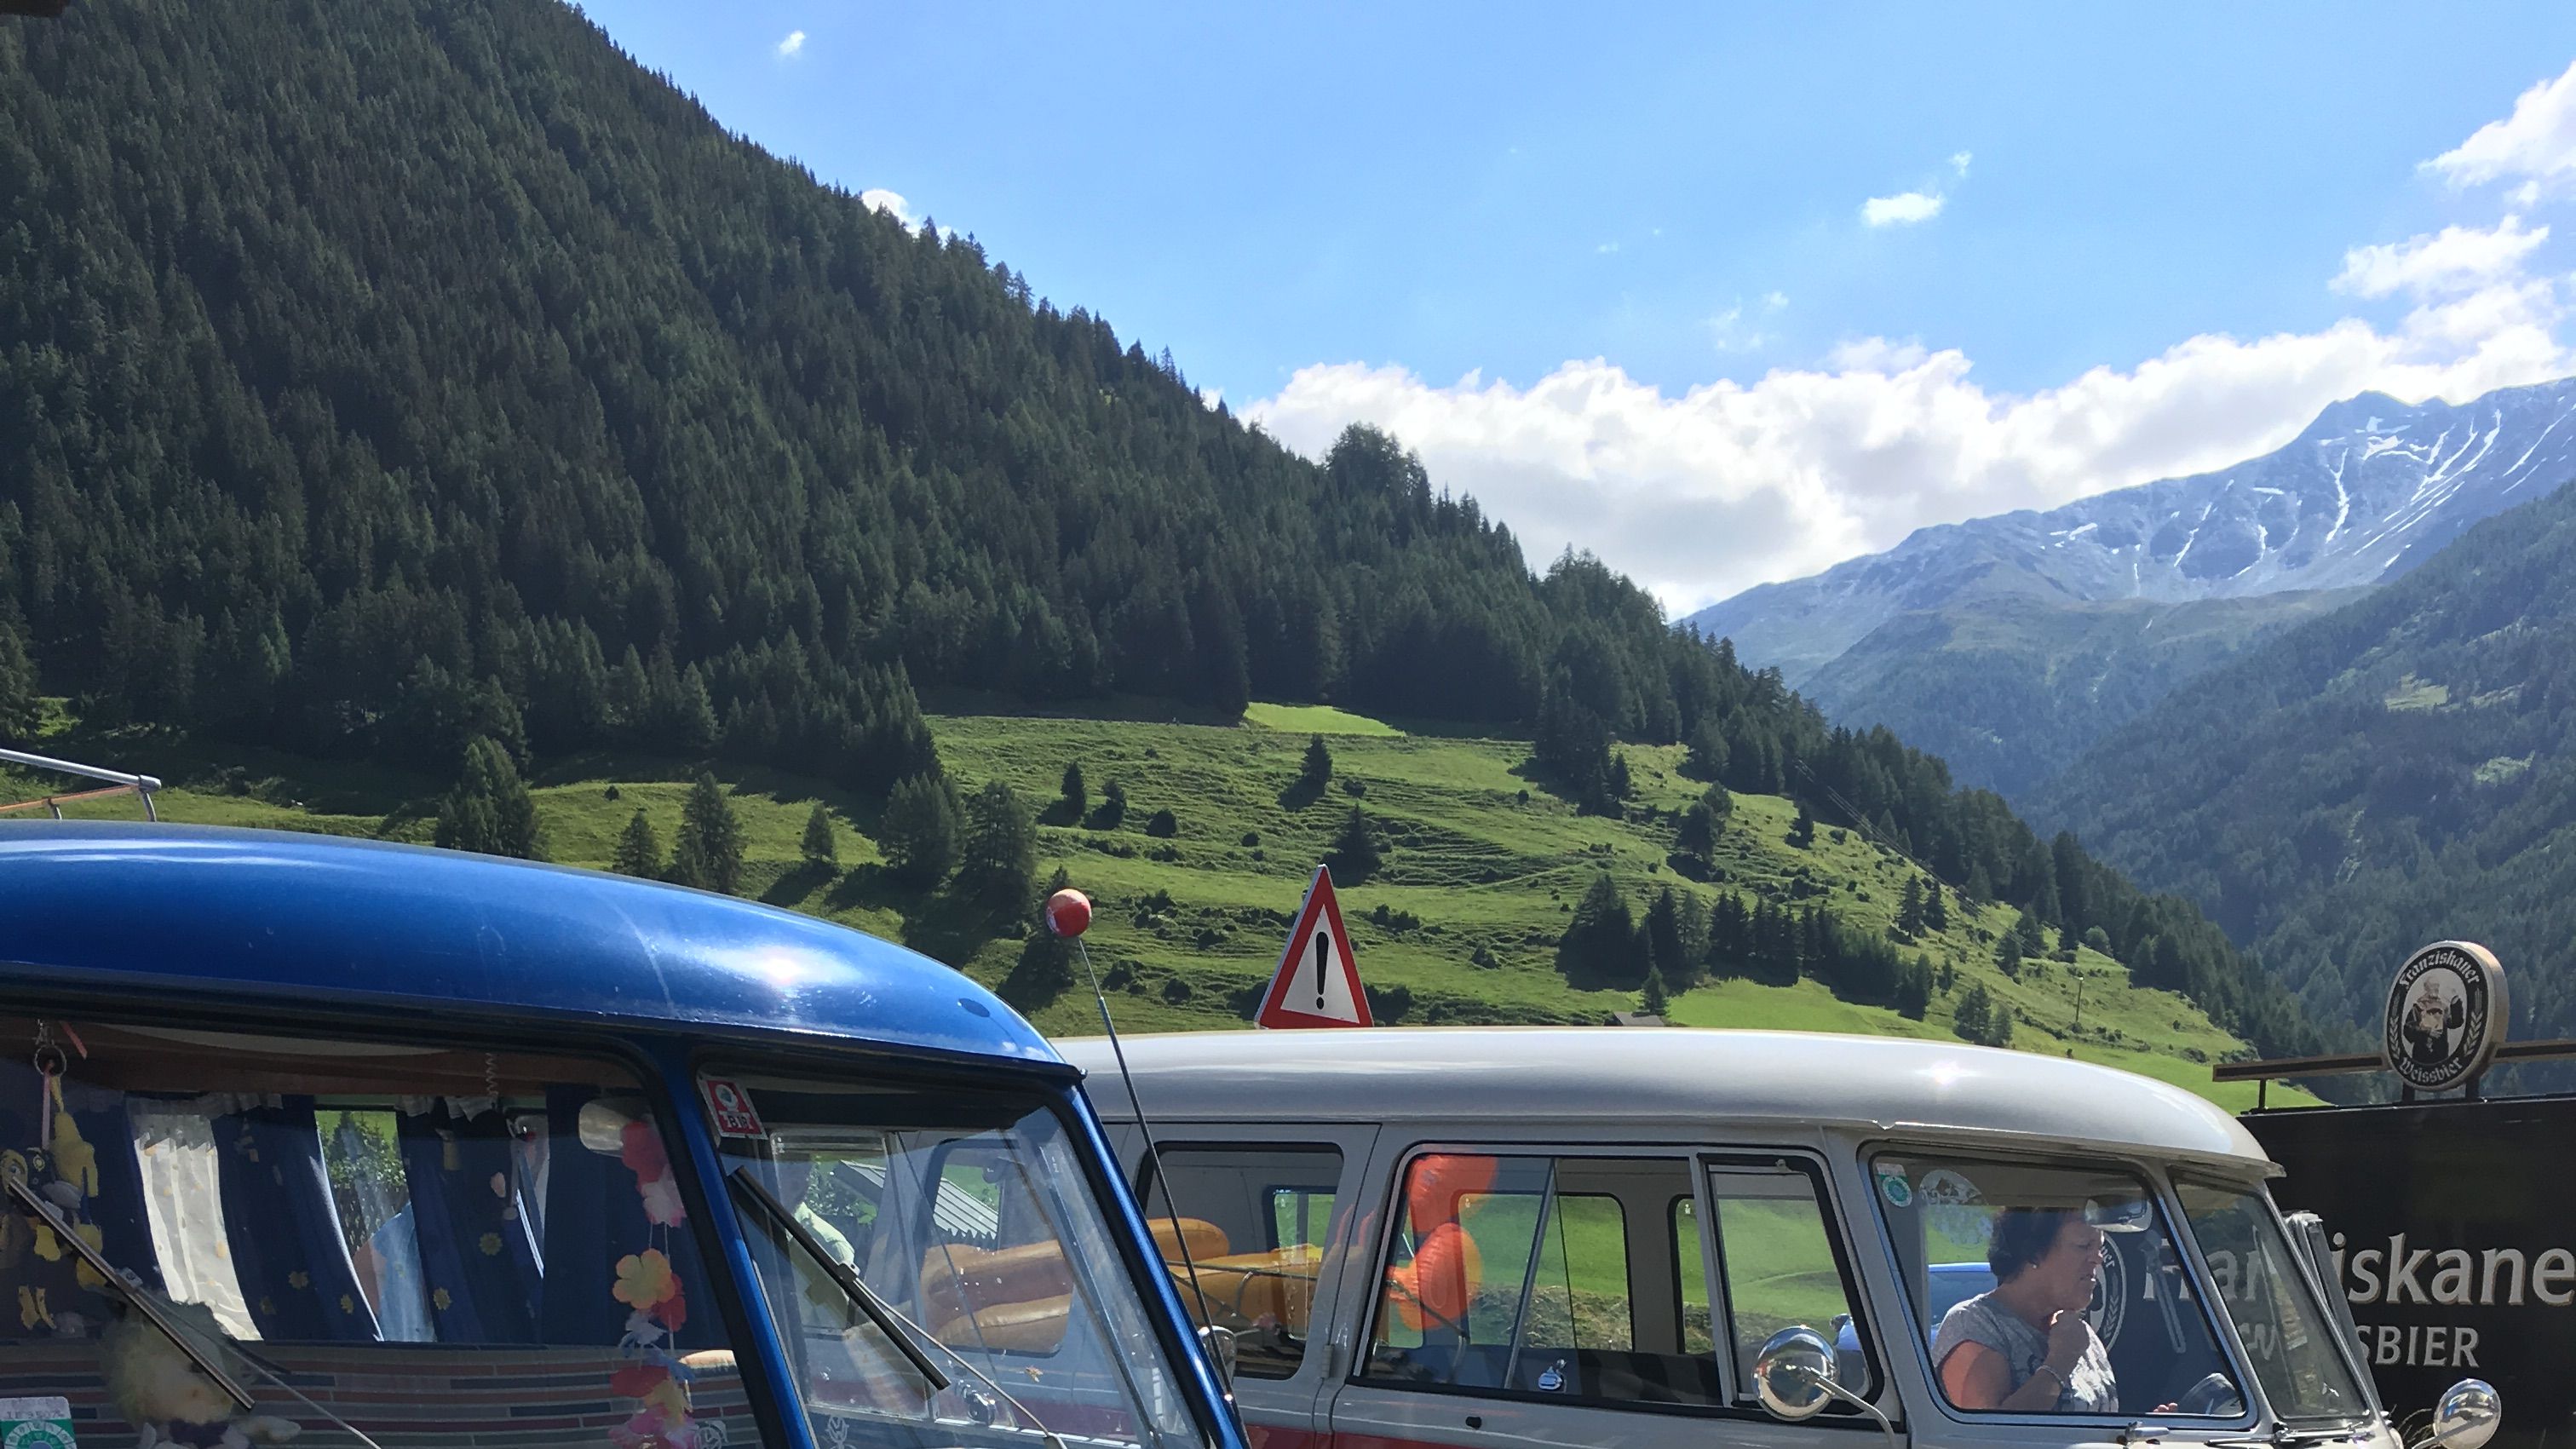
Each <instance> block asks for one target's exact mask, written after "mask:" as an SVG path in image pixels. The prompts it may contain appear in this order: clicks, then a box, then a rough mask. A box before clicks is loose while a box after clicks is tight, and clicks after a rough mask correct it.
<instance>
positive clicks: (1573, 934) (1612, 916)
mask: <svg viewBox="0 0 2576 1449" xmlns="http://www.w3.org/2000/svg"><path fill="white" fill-rule="evenodd" d="M1643 964H1644V963H1642V962H1640V961H1639V960H1638V959H1637V924H1636V920H1635V918H1634V917H1632V916H1630V915H1629V913H1628V900H1627V897H1625V896H1622V895H1621V894H1619V887H1618V884H1617V883H1616V882H1614V881H1612V880H1611V879H1610V876H1609V874H1608V872H1606V871H1605V872H1603V873H1602V874H1600V875H1597V876H1594V877H1593V878H1592V884H1591V886H1590V887H1588V888H1587V889H1586V890H1585V891H1584V893H1583V900H1582V902H1581V903H1580V904H1578V905H1576V906H1575V908H1574V915H1573V918H1572V919H1571V920H1569V921H1567V922H1566V926H1565V934H1564V936H1562V937H1561V938H1559V939H1558V941H1557V943H1556V969H1557V970H1558V971H1559V972H1561V973H1563V975H1564V976H1565V980H1566V983H1567V984H1568V985H1570V986H1574V987H1577V988H1581V989H1586V990H1590V989H1595V988H1599V987H1604V986H1612V987H1627V986H1634V985H1635V984H1636V982H1637V979H1638V977H1639V976H1640V975H1641V974H1642V973H1641V972H1640V970H1639V968H1640V967H1641V966H1642V965H1643Z"/></svg>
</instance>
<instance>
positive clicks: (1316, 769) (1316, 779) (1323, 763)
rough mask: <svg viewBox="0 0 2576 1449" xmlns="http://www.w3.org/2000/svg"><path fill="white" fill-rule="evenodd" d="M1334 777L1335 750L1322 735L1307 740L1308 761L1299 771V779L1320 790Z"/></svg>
mask: <svg viewBox="0 0 2576 1449" xmlns="http://www.w3.org/2000/svg"><path fill="white" fill-rule="evenodd" d="M1332 778H1333V752H1332V750H1331V749H1330V748H1329V747H1327V746H1326V745H1325V744H1324V737H1323V736H1322V735H1311V736H1309V737H1308V738H1307V740H1306V761H1305V764H1304V765H1302V766H1301V767H1299V769H1298V771H1297V781H1298V783H1299V784H1302V785H1304V786H1306V787H1307V788H1308V789H1310V790H1317V791H1320V790H1322V789H1323V788H1324V786H1325V785H1326V784H1328V783H1329V782H1330V781H1331V780H1332Z"/></svg>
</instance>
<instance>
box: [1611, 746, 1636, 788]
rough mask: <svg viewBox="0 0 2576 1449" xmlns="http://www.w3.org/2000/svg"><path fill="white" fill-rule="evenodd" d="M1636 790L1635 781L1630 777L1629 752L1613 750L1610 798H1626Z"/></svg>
mask: <svg viewBox="0 0 2576 1449" xmlns="http://www.w3.org/2000/svg"><path fill="white" fill-rule="evenodd" d="M1635 791H1636V784H1635V782H1634V781H1632V780H1630V779H1629V778H1628V752H1627V751H1625V750H1619V751H1615V752H1613V753H1612V755H1611V756H1610V798H1611V799H1613V800H1625V799H1627V798H1628V797H1629V796H1630V795H1631V794H1633V793H1635Z"/></svg>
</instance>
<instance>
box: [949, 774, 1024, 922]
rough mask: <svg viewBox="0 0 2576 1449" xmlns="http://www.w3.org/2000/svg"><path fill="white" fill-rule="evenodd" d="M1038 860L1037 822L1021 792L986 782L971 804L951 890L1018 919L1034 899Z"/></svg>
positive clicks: (999, 914) (979, 905)
mask: <svg viewBox="0 0 2576 1449" xmlns="http://www.w3.org/2000/svg"><path fill="white" fill-rule="evenodd" d="M1037 857H1038V831H1037V822H1036V821H1034V820H1032V819H1030V818H1029V810H1028V807H1027V806H1025V805H1023V804H1021V803H1020V797H1019V794H1018V792H1016V791H1014V790H1012V789H1011V787H1010V786H1008V785H1006V784H1004V783H1002V782H1001V781H999V780H987V781H985V782H984V786H983V788H982V789H979V790H977V791H976V792H975V794H974V796H973V797H972V798H971V799H969V800H968V801H967V802H966V821H965V830H964V832H963V834H962V835H961V836H960V838H959V841H958V849H957V877H956V879H955V880H954V881H952V882H951V886H952V888H953V889H954V890H955V891H956V892H957V894H958V896H959V897H960V898H961V899H963V900H965V901H966V902H967V903H968V904H970V905H972V906H974V907H975V908H976V909H978V910H981V911H984V912H986V913H988V914H989V915H991V916H993V917H995V918H997V919H1000V918H1007V917H1016V916H1017V915H1019V913H1020V912H1022V911H1024V910H1026V909H1028V907H1029V905H1030V903H1031V902H1032V901H1033V900H1034V899H1035V897H1034V896H1033V895H1032V892H1033V891H1035V890H1036V888H1037V887H1036V882H1037V871H1038V859H1037Z"/></svg>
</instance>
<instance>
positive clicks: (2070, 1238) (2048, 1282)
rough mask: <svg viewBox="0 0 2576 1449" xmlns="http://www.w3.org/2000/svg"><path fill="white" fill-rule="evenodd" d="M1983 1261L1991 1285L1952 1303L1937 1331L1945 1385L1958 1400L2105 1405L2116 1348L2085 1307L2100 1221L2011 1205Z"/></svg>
mask: <svg viewBox="0 0 2576 1449" xmlns="http://www.w3.org/2000/svg"><path fill="white" fill-rule="evenodd" d="M1986 1263H1987V1265H1988V1266H1989V1267H1992V1268H1993V1269H1994V1270H1995V1287H1994V1289H1993V1291H1991V1292H1987V1293H1980V1294H1978V1295H1977V1296H1976V1297H1974V1298H1971V1299H1969V1300H1968V1301H1967V1302H1965V1303H1962V1304H1960V1305H1959V1306H1958V1307H1956V1308H1953V1309H1951V1310H1950V1312H1949V1314H1948V1315H1947V1316H1945V1317H1944V1318H1943V1319H1942V1320H1941V1329H1940V1332H1938V1333H1936V1334H1934V1335H1933V1338H1932V1362H1933V1364H1934V1366H1935V1368H1936V1369H1937V1370H1938V1372H1939V1373H1940V1376H1941V1389H1942V1392H1943V1393H1946V1394H1947V1395H1949V1398H1950V1402H1951V1403H1953V1404H1956V1405H1958V1406H1959V1407H1960V1408H1962V1409H2003V1410H2019V1411H2021V1412H2023V1413H2049V1412H2056V1413H2066V1414H2109V1413H2115V1412H2117V1411H2118V1409H2119V1407H2120V1394H2119V1386H2118V1385H2117V1383H2115V1382H2114V1381H2113V1378H2112V1374H2111V1356H2110V1354H2108V1353H2106V1352H2104V1351H2103V1348H2102V1340H2101V1339H2099V1338H2097V1337H2095V1336H2094V1333H2093V1325H2092V1324H2091V1323H2089V1322H2087V1321H2086V1320H2085V1317H2084V1311H2085V1310H2086V1309H2087V1308H2089V1307H2090V1306H2092V1302H2093V1287H2094V1283H2095V1282H2096V1280H2097V1279H2098V1278H2099V1277H2100V1275H2101V1271H2102V1230H2101V1229H2100V1228H2097V1227H2095V1226H2093V1225H2092V1224H2091V1223H2088V1222H2086V1221H2085V1220H2084V1215H2083V1214H2082V1213H2080V1212H2067V1211H2059V1210H2056V1209H2051V1208H2006V1209H2004V1210H2003V1211H2002V1212H2000V1213H1997V1214H1996V1215H1995V1227H1994V1238H1993V1240H1992V1241H1991V1242H1990V1243H1989V1244H1988V1245H1987V1248H1986Z"/></svg>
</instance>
